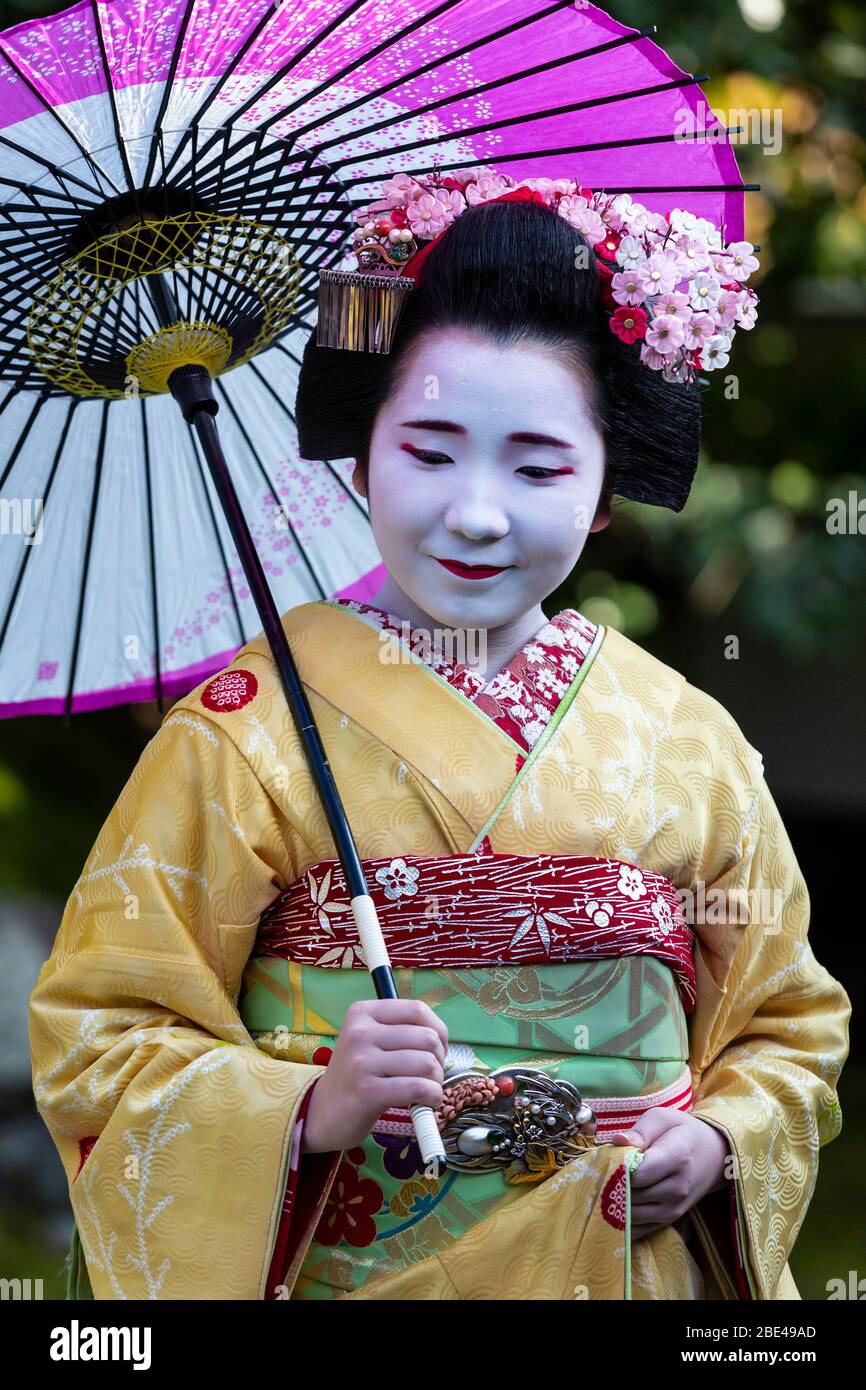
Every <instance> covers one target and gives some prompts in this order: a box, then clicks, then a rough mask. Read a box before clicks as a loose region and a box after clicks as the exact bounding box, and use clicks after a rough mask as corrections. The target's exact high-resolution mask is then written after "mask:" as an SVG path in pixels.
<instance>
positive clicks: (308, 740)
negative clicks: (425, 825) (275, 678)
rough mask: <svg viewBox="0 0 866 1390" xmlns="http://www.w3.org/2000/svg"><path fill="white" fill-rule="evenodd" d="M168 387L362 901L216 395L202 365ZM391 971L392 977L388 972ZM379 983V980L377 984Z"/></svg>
mask: <svg viewBox="0 0 866 1390" xmlns="http://www.w3.org/2000/svg"><path fill="white" fill-rule="evenodd" d="M180 374H183V375H182V378H181V380H179V381H178V380H177V379H176V378H177V377H178V376H179V375H180ZM169 385H170V387H171V388H172V394H173V395H174V396H175V399H176V400H177V401H178V403H179V404H180V406H181V409H182V410H183V411H184V415H185V416H186V418H187V420H188V422H189V423H190V425H192V427H193V429H194V430H195V432H196V434H197V436H198V439H199V443H200V444H201V447H202V452H203V453H204V456H205V460H206V462H207V466H208V468H209V470H210V475H211V477H212V479H213V483H214V487H215V488H216V490H217V495H218V497H219V500H220V504H221V506H222V509H223V512H224V513H225V517H226V520H227V522H228V524H229V529H230V531H231V534H232V540H233V541H234V543H235V549H236V550H237V552H238V556H239V558H240V561H241V564H242V565H243V569H244V574H245V575H246V577H247V581H248V583H249V586H250V592H251V593H252V596H253V599H254V601H255V605H256V608H257V609H258V613H259V617H260V618H261V621H262V628H263V630H264V633H265V636H266V637H267V639H268V642H269V644H270V648H271V651H272V652H273V655H274V660H275V661H276V663H277V668H278V670H279V673H280V679H281V681H282V685H283V689H284V691H285V694H286V699H287V701H288V704H289V709H290V710H291V712H292V716H293V718H294V721H295V725H296V727H297V730H298V735H299V737H300V739H301V742H302V744H303V747H304V752H305V753H306V755H307V760H308V762H309V765H310V770H311V772H312V774H313V778H314V781H315V783H316V788H317V790H318V793H319V796H320V798H321V801H322V806H323V807H324V811H325V815H326V817H327V821H328V825H329V826H330V827H331V834H332V835H333V837H334V844H335V845H336V847H337V855H338V857H339V860H340V863H341V864H342V866H343V873H344V874H345V877H346V884H347V886H348V888H349V896H350V898H355V897H358V896H359V895H360V894H364V895H365V896H366V895H367V894H368V893H369V889H368V887H367V881H366V879H365V877H364V871H363V869H362V868H361V860H360V858H359V856H358V849H357V846H356V844H355V841H354V838H353V836H352V832H351V830H350V828H349V821H348V817H347V816H346V811H345V808H344V806H343V803H342V801H341V799H340V793H339V792H338V790H337V784H336V782H335V781H334V774H333V772H332V771H331V766H330V763H329V762H328V759H327V755H326V753H325V747H324V744H323V743H322V739H321V735H320V734H319V730H318V728H317V726H316V723H315V720H314V719H313V712H312V710H311V709H310V704H309V701H308V699H307V696H306V692H305V690H304V687H303V686H302V684H301V679H300V676H299V675H298V668H297V666H296V665H295V659H294V657H293V656H292V653H291V649H290V647H289V643H288V639H287V638H286V634H285V630H284V628H283V624H282V622H281V620H280V615H279V612H278V611H277V605H276V603H275V602H274V597H273V594H272V593H271V591H270V588H269V586H268V582H267V579H266V578H265V572H264V570H263V569H262V564H261V561H260V559H259V556H258V552H257V550H256V548H255V545H254V544H253V539H252V536H251V535H250V531H249V527H248V526H247V523H246V518H245V517H244V514H243V512H242V510H241V506H240V503H239V501H238V497H237V493H236V492H235V488H234V484H233V483H232V480H231V475H230V474H229V470H228V465H227V463H226V460H225V455H224V454H223V450H222V445H221V443H220V437H219V431H218V429H217V425H216V421H215V419H214V418H213V415H214V407H215V406H216V405H217V401H216V400H215V398H214V396H213V391H212V387H211V381H210V377H209V376H208V373H207V372H206V371H205V369H204V368H203V367H202V368H199V369H198V370H197V371H196V372H195V373H193V372H192V371H191V370H190V368H180V369H179V372H178V373H173V374H172V380H171V381H170V382H169ZM377 973H379V972H377ZM388 973H389V974H390V972H388ZM378 983H379V982H378V981H377V985H378ZM383 983H385V982H383ZM391 990H392V991H393V993H392V992H391V991H388V995H386V996H383V995H380V997H388V996H390V997H396V989H394V987H393V981H391ZM377 993H378V989H377Z"/></svg>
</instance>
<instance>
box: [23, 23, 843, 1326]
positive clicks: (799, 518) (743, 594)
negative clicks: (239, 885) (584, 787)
mask: <svg viewBox="0 0 866 1390" xmlns="http://www.w3.org/2000/svg"><path fill="white" fill-rule="evenodd" d="M63 8H65V6H64V5H61V4H33V3H27V0H5V2H4V3H0V27H2V28H7V27H8V26H10V25H12V24H15V23H18V22H19V21H21V20H23V19H28V18H33V17H35V16H37V15H41V14H48V13H53V12H56V11H58V10H60V9H63ZM606 8H608V9H609V11H610V12H611V13H612V14H613V15H615V17H616V18H618V19H620V20H622V21H624V22H625V23H627V24H630V25H633V26H635V27H644V26H646V25H647V24H649V23H655V24H656V25H657V26H658V32H657V34H656V40H657V42H658V43H659V44H660V45H661V46H662V47H663V48H664V49H665V50H666V51H667V52H668V53H669V54H670V55H671V57H672V58H673V59H674V60H675V61H676V62H678V63H679V64H680V65H681V66H682V67H683V68H685V69H686V70H687V71H689V72H695V73H698V72H709V73H710V80H709V81H708V82H707V83H705V84H704V93H705V96H706V99H707V101H708V103H709V104H710V105H711V106H712V107H713V108H714V109H715V110H716V111H717V112H719V113H720V114H723V115H724V116H725V117H726V118H728V123H732V124H736V121H735V120H733V121H732V120H730V115H731V113H736V112H737V111H742V110H746V111H750V110H757V111H762V112H769V113H774V112H781V119H782V127H781V130H782V140H781V147H780V148H779V149H778V152H775V153H770V152H769V151H768V150H767V149H765V148H764V147H762V145H761V144H760V143H756V142H754V141H753V142H752V143H742V142H741V143H740V144H739V146H738V152H737V153H738V160H739V163H740V168H741V171H742V174H743V177H744V179H745V181H746V182H748V183H759V184H760V185H761V188H760V192H758V193H751V194H749V195H748V198H747V225H746V236H747V237H748V239H749V240H751V241H752V242H754V243H758V244H759V245H760V251H759V253H758V255H759V259H760V261H761V269H760V272H759V273H758V275H757V276H755V277H753V279H752V280H751V281H750V283H752V284H754V286H755V288H756V289H757V291H758V294H759V295H760V305H759V309H758V323H757V326H756V327H755V329H754V330H752V331H751V332H748V333H746V332H741V333H738V334H737V339H736V344H735V347H734V350H733V354H732V358H731V364H730V367H728V368H726V369H724V370H722V371H720V372H717V373H714V374H713V385H712V388H711V389H710V390H709V391H708V392H707V393H705V397H704V446H703V457H702V461H701V465H700V468H699V471H698V477H697V481H696V484H695V487H694V490H693V494H692V497H691V498H690V501H689V503H688V505H687V507H686V509H685V511H684V512H683V513H682V514H681V515H679V516H674V515H673V514H671V513H669V512H665V511H662V510H661V509H656V508H650V507H647V508H640V507H638V506H635V505H634V504H631V503H620V504H618V505H617V508H616V511H615V517H614V524H613V525H612V526H611V527H610V528H609V529H608V530H607V531H606V532H604V533H602V534H601V535H599V536H596V537H593V539H592V547H591V550H590V551H588V552H587V557H586V559H585V560H584V561H582V562H581V564H580V565H579V566H578V568H577V570H576V572H575V574H574V576H572V578H571V579H570V580H569V581H568V584H567V585H565V586H563V588H562V590H560V591H558V592H557V593H556V594H554V595H552V596H551V598H550V600H549V603H548V604H547V605H546V606H547V610H548V612H549V613H553V612H556V611H557V609H558V608H560V607H563V606H566V605H570V606H575V607H578V608H580V609H581V610H582V611H584V612H586V613H587V614H588V615H590V616H592V617H594V618H595V619H596V620H600V621H604V622H606V623H609V624H611V625H613V626H615V627H618V628H620V629H621V630H622V631H624V632H625V633H627V634H628V635H629V636H631V637H633V638H634V639H635V640H636V641H638V642H640V643H641V644H643V645H645V646H647V647H649V648H650V649H651V650H654V651H656V652H657V653H658V654H659V655H660V656H662V657H663V659H665V660H668V661H670V662H671V663H672V664H674V665H676V666H677V667H678V668H679V669H681V670H683V671H684V672H685V673H686V674H687V675H688V676H689V678H690V679H693V680H694V681H695V683H696V684H700V685H703V687H704V688H706V689H709V690H710V691H711V693H713V694H716V695H717V696H718V698H720V699H721V700H722V702H723V703H725V704H727V705H728V707H729V708H732V712H733V713H734V714H735V717H737V718H738V719H739V720H740V722H741V724H742V725H743V727H744V729H745V730H746V732H747V734H748V736H749V737H750V739H752V740H753V741H754V742H756V743H757V746H759V747H762V746H763V744H762V741H761V737H760V732H761V730H760V725H761V722H762V720H763V722H764V724H765V725H766V733H767V738H768V739H769V740H770V745H771V747H772V749H773V753H772V757H770V758H768V760H767V761H768V775H770V774H771V773H772V772H773V771H774V770H775V772H776V774H777V776H778V777H779V778H780V779H782V783H783V787H784V794H783V795H781V796H778V797H777V799H778V800H779V801H780V805H781V807H782V810H783V814H784V815H785V819H786V823H787V824H788V827H789V831H790V833H791V836H792V839H793V840H794V843H795V848H796V850H797V852H798V856H799V857H800V859H801V863H802V864H803V867H804V872H806V877H807V881H808V882H809V884H810V888H811V890H812V897H813V907H814V915H813V929H812V937H813V945H814V947H815V950H816V954H817V955H818V958H819V959H820V960H821V961H822V963H824V964H826V965H827V966H828V968H830V969H832V971H833V973H835V974H837V975H838V976H839V977H840V978H842V979H843V981H844V983H845V984H846V987H848V988H849V992H850V993H851V995H852V998H854V1000H855V1021H854V1025H853V1029H852V1043H853V1048H854V1054H853V1055H852V1061H851V1062H850V1063H849V1065H848V1068H847V1069H846V1072H845V1074H844V1075H843V1079H842V1085H841V1088H840V1096H841V1100H842V1109H843V1113H844V1115H845V1128H844V1130H843V1134H842V1136H841V1137H840V1139H838V1140H837V1141H836V1142H835V1143H834V1144H832V1145H830V1146H829V1147H828V1148H827V1149H825V1150H824V1151H823V1153H822V1156H821V1173H820V1177H819V1182H818V1187H817V1192H816V1196H815V1198H814V1201H813V1203H812V1207H811V1208H810V1211H809V1214H808V1216H807V1218H806V1222H805V1225H804V1228H803V1230H802V1232H801V1235H800V1237H799V1240H798V1243H797V1246H796V1249H795V1254H794V1258H793V1260H792V1267H793V1271H794V1275H795V1278H796V1279H797V1282H798V1285H799V1287H800V1290H801V1292H802V1294H803V1295H804V1297H813V1298H824V1297H826V1281H827V1280H828V1279H829V1278H831V1277H843V1278H845V1277H847V1271H848V1270H849V1269H858V1270H859V1271H860V1272H861V1274H866V1249H864V1234H863V1232H864V1224H866V1223H864V1219H863V1218H864V1205H866V1202H864V1186H863V1174H864V1172H866V1070H864V1069H861V1066H860V1065H859V1063H858V1061H857V1058H856V1054H857V1048H858V1042H857V1008H856V1005H857V999H858V997H859V993H860V990H861V989H862V986H861V984H860V981H861V979H862V968H861V967H862V959H863V948H862V946H861V945H860V942H859V937H857V938H856V939H854V940H853V941H852V936H854V935H855V933H852V932H851V931H850V930H845V931H844V932H840V924H844V926H845V927H850V926H852V925H853V926H854V928H855V932H856V933H859V930H860V921H859V915H858V916H857V918H856V922H852V919H851V915H850V910H849V909H848V908H847V899H846V900H845V905H843V902H842V898H841V889H839V888H838V886H837V885H836V875H835V873H834V870H833V867H832V866H833V865H836V864H841V865H843V866H844V865H845V863H848V864H852V863H853V864H859V855H860V853H861V851H860V846H861V845H862V834H863V830H864V829H866V793H864V791H863V767H864V765H866V760H864V759H863V738H862V708H861V705H860V698H861V692H862V687H863V678H864V673H866V668H864V656H863V637H864V632H866V477H864V451H863V442H862V441H863V437H864V427H866V185H864V177H863V174H864V161H866V118H864V117H866V111H864V106H866V80H864V79H866V10H864V8H863V6H862V5H861V4H854V3H824V4H820V3H817V2H814V3H805V0H701V4H700V5H697V6H691V7H688V8H684V7H683V6H681V5H679V4H676V3H674V0H610V3H609V4H608V5H607V6H606ZM746 133H747V134H749V133H751V134H752V135H754V134H755V131H754V130H752V131H750V132H749V131H747V132H746ZM743 139H745V137H743ZM731 372H733V373H734V374H735V375H736V377H737V386H738V394H737V396H736V398H734V399H729V398H726V396H725V394H724V392H723V381H722V379H723V378H725V377H727V376H728V374H729V373H731ZM850 494H853V495H854V499H855V500H854V511H853V513H850V514H851V515H853V527H854V529H853V531H850V532H847V533H843V534H835V533H833V532H832V530H828V517H829V515H830V511H832V510H833V507H834V502H833V499H844V500H845V501H846V504H847V500H848V499H849V496H850ZM857 499H860V500H862V501H863V515H862V518H860V519H859V529H858V526H857V521H858V513H857V510H856V501H857ZM828 508H829V509H830V511H828ZM728 634H737V635H738V637H739V638H740V639H741V640H742V643H743V648H744V652H748V653H749V659H748V660H744V661H742V662H740V663H738V664H737V667H736V676H734V674H733V673H732V671H731V670H729V669H727V668H725V665H724V662H723V661H722V656H721V644H722V641H723V639H724V637H725V636H726V635H728ZM828 672H829V673H830V674H829V675H828V674H827V673H828ZM761 683H763V688H765V689H769V691H770V694H769V696H767V697H766V698H765V702H764V706H763V708H759V706H758V705H757V704H756V703H754V702H755V701H756V699H757V697H756V696H755V694H754V692H755V690H756V688H757V686H758V685H759V684H761ZM837 698H838V700H839V705H838V710H837V707H836V704H835V701H836V699H837ZM774 702H775V703H774ZM798 702H799V703H798ZM857 710H860V715H859V716H858V714H857ZM755 711H756V712H755ZM843 711H844V712H843ZM786 712H787V714H788V722H787V723H784V720H785V713H786ZM159 719H160V714H159V711H158V710H157V708H156V707H155V706H152V705H140V706H136V707H132V708H130V709H115V710H107V711H104V712H100V713H96V714H92V715H82V716H77V717H76V718H75V719H74V720H73V721H72V723H71V725H70V726H69V727H64V724H63V721H62V720H52V719H47V718H32V719H24V720H18V721H14V722H7V723H5V724H0V882H2V884H3V891H4V893H7V892H13V893H18V894H22V895H25V896H26V895H35V896H38V897H40V898H41V899H46V898H47V899H49V900H52V901H54V902H55V903H56V905H57V921H58V922H59V918H60V913H61V911H62V906H63V904H64V902H65V901H66V898H67V897H68V895H69V893H70V891H71V887H72V885H73V883H74V882H75V880H76V878H77V876H78V874H79V872H80V869H81V865H82V864H83V862H84V859H85V858H86V856H87V854H88V852H89V850H90V847H91V845H92V843H93V841H94V839H95V837H96V834H97V832H98V829H99V827H100V825H101V823H102V821H103V819H104V818H105V816H106V815H107V813H108V811H109V809H110V807H111V806H112V804H113V803H114V801H115V800H116V798H117V796H118V794H119V792H120V789H121V787H122V785H123V783H124V782H125V781H126V778H127V777H128V775H129V773H130V772H131V770H132V768H133V767H134V765H135V763H136V761H137V759H138V756H139V754H140V752H141V750H142V748H143V746H144V743H145V742H146V741H147V739H148V738H149V737H150V736H151V735H152V733H153V732H154V731H155V729H156V728H157V727H158V724H159ZM780 719H781V720H782V721H783V727H782V730H781V733H778V731H777V730H776V729H775V725H776V724H777V723H778V721H779V720H780ZM750 721H751V722H750ZM755 723H757V725H758V730H757V732H755V727H754V726H755ZM840 723H841V725H842V727H841V728H840V727H838V726H839V725H840ZM831 726H833V727H832V741H833V748H834V750H835V751H834V753H833V757H834V758H835V759H836V762H834V763H833V768H836V767H838V768H840V769H841V772H840V773H839V776H838V779H837V777H836V773H835V771H833V770H832V769H831V771H830V772H829V773H827V775H826V777H825V782H826V783H827V785H826V786H824V788H823V791H822V800H821V816H820V818H819V819H815V818H812V817H810V806H811V802H812V799H813V792H814V782H813V774H812V772H811V771H810V769H813V768H818V769H820V768H822V767H824V766H825V764H826V758H827V757H828V756H829V754H828V752H827V748H828V741H829V739H830V729H831ZM774 731H775V735H776V737H777V742H776V743H775V744H774V743H773V737H774ZM840 750H841V751H840ZM858 762H859V768H860V770H859V772H856V771H855V769H856V767H857V765H858ZM798 768H800V769H801V773H800V775H799V776H798ZM837 780H838V783H839V786H838V789H837V787H836V785H835V784H836V781H837ZM770 782H771V786H773V778H772V776H770ZM843 784H844V788H843ZM809 865H814V869H813V871H812V872H811V873H810V872H809ZM834 893H836V894H837V896H835V897H834ZM46 953H47V952H46ZM2 1118H3V1117H0V1119H2ZM58 1249H59V1247H58V1246H57V1245H56V1244H55V1243H53V1242H52V1241H51V1240H49V1239H48V1237H46V1235H45V1232H44V1230H43V1228H42V1227H41V1226H40V1222H39V1217H38V1212H37V1213H34V1212H33V1211H32V1210H31V1209H28V1207H27V1204H26V1203H21V1202H19V1201H17V1200H16V1194H15V1193H9V1192H6V1193H3V1194H2V1195H0V1274H2V1273H5V1272H8V1271H9V1270H19V1271H21V1270H26V1271H27V1272H29V1273H30V1274H31V1275H32V1276H34V1277H36V1276H38V1275H40V1274H41V1275H42V1276H43V1277H45V1278H46V1295H49V1294H53V1295H54V1296H57V1294H58V1291H59V1289H60V1280H59V1276H58V1271H59V1268H60V1263H61V1261H62V1253H60V1254H59V1253H58Z"/></svg>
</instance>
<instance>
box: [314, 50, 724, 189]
mask: <svg viewBox="0 0 866 1390" xmlns="http://www.w3.org/2000/svg"><path fill="white" fill-rule="evenodd" d="M706 80H707V77H706V74H704V75H703V76H701V77H688V78H685V79H682V78H676V79H675V80H674V81H672V82H657V83H655V84H654V85H653V86H651V87H639V88H635V89H633V90H631V91H627V92H612V93H611V94H610V95H609V96H606V97H588V98H586V99H585V100H584V101H570V102H567V103H565V104H564V105H562V106H551V107H548V108H546V109H545V110H543V111H530V112H526V113H523V114H522V115H520V116H503V117H501V118H500V119H499V120H497V121H484V122H483V123H482V124H480V125H476V126H469V127H467V129H465V130H460V131H455V132H454V134H455V135H460V136H473V135H483V134H484V133H485V132H486V131H490V130H504V129H506V128H507V127H508V126H513V125H529V124H530V123H531V122H532V121H545V120H548V119H550V118H551V117H554V116H564V115H567V114H568V113H569V112H572V111H588V110H592V109H594V108H596V107H599V106H609V105H612V104H613V103H614V102H617V101H631V100H632V98H634V97H646V96H654V95H655V94H656V93H657V92H669V91H672V90H673V89H674V88H678V87H688V86H691V85H693V84H694V83H698V82H706ZM447 138H448V137H447V135H445V134H444V133H442V132H439V133H438V134H436V135H431V136H427V137H426V138H423V139H420V140H409V141H407V142H406V143H405V144H403V145H390V146H389V147H388V148H387V149H386V150H382V151H381V152H380V153H378V154H374V155H371V154H370V153H369V151H367V152H366V153H364V154H354V155H348V156H347V157H346V158H345V159H344V160H342V162H341V169H342V168H345V166H346V165H348V164H357V163H358V162H359V161H361V160H367V161H368V162H372V161H373V160H377V159H388V158H390V157H391V156H392V155H395V154H404V153H406V152H408V151H411V150H420V149H423V148H424V147H425V146H427V145H441V144H442V143H443V141H444V140H445V139H447ZM577 148H578V147H577V146H572V147H571V152H572V153H574V151H575V150H576V149H577ZM497 158H498V156H497ZM450 167H454V168H456V167H458V166H456V165H453V166H450ZM401 172H403V173H407V172H410V171H408V170H401ZM375 177H376V175H374V174H369V173H368V174H365V175H362V176H361V177H360V178H357V177H356V178H349V179H343V182H344V183H345V184H346V185H347V186H349V185H354V184H356V183H359V182H367V183H369V181H370V179H371V178H375Z"/></svg>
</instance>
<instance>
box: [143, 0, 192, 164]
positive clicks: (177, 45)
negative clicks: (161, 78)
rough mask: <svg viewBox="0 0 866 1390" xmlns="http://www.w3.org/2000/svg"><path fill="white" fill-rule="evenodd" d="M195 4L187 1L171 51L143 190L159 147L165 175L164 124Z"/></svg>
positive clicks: (148, 156) (149, 151) (190, 0)
mask: <svg viewBox="0 0 866 1390" xmlns="http://www.w3.org/2000/svg"><path fill="white" fill-rule="evenodd" d="M195 3H196V0H186V9H185V10H184V12H183V18H182V20H181V22H180V27H179V29H178V32H177V37H176V39H175V41H174V46H173V48H172V51H171V62H170V64H169V69H168V75H167V76H166V79H165V82H164V83H163V88H162V96H161V97H160V102H159V110H158V111H157V113H156V117H155V119H154V124H153V135H152V136H151V140H150V149H149V150H148V153H147V164H146V166H145V171H144V178H143V179H142V181H141V183H142V187H143V188H148V187H149V186H150V181H151V179H152V177H153V169H154V164H155V163H156V151H157V147H159V152H160V158H161V160H162V167H163V174H164V173H165V149H164V147H163V132H162V122H163V120H164V118H165V113H166V111H167V110H168V103H169V101H170V100H171V93H172V88H173V86H174V79H175V76H176V74H177V65H178V63H179V62H180V55H181V53H182V52H183V47H184V44H185V42H186V33H187V29H188V28H189V22H190V20H191V18H192V12H193V10H194V9H195Z"/></svg>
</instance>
